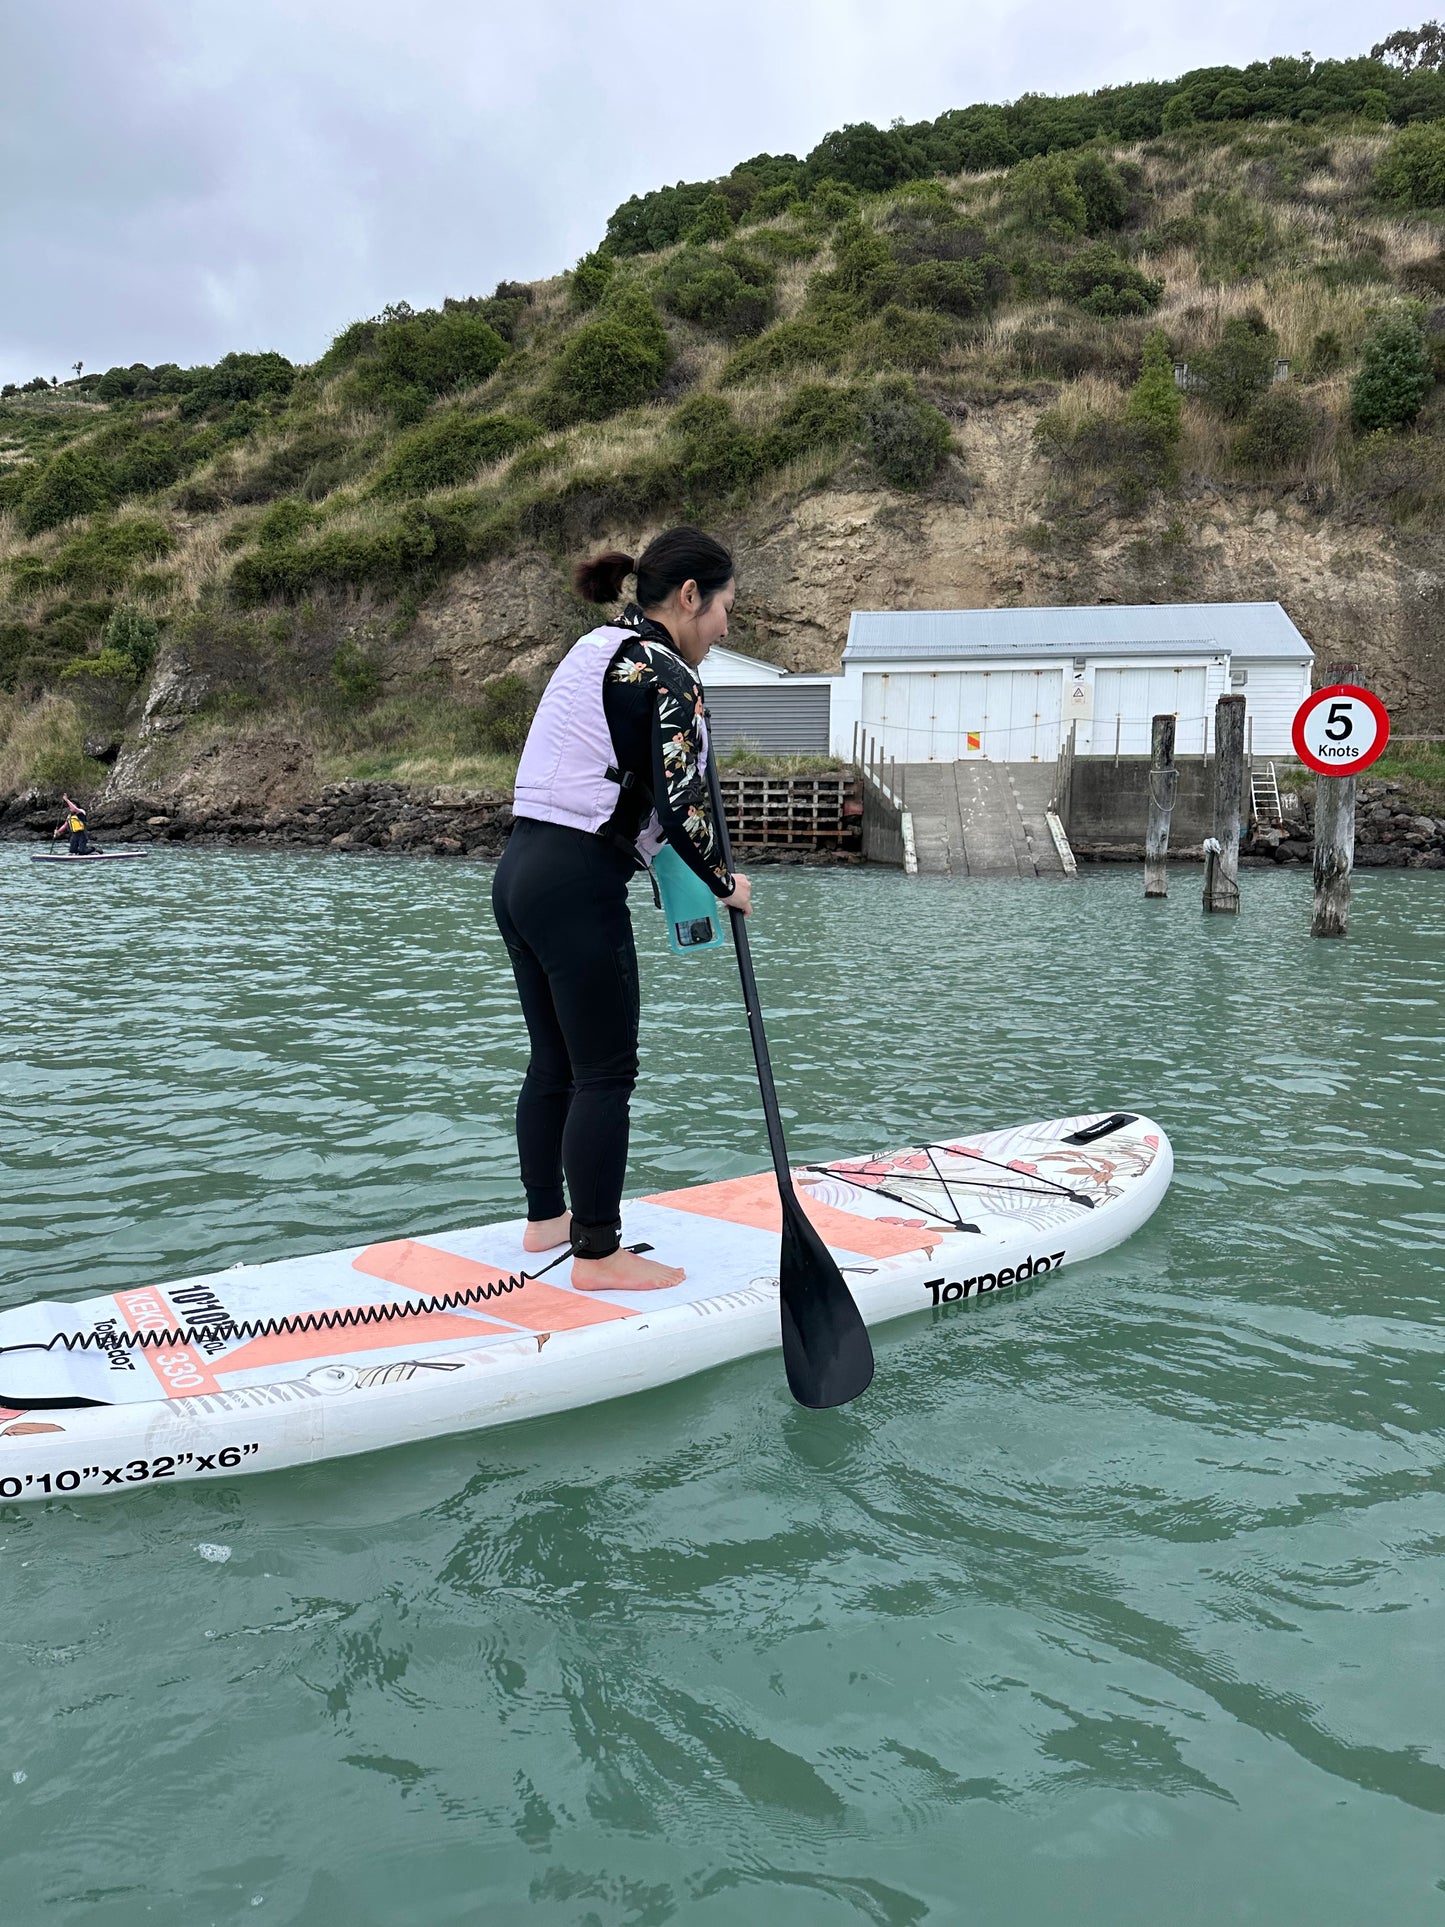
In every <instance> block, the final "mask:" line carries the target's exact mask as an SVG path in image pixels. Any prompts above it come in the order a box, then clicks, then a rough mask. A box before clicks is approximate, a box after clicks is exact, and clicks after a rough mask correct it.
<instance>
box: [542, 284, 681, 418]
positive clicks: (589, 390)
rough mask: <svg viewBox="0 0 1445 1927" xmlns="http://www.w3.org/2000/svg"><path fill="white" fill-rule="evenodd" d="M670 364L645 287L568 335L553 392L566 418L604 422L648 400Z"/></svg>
mask: <svg viewBox="0 0 1445 1927" xmlns="http://www.w3.org/2000/svg"><path fill="white" fill-rule="evenodd" d="M671 360H672V347H671V344H670V343H669V341H668V339H667V330H666V329H665V328H664V327H663V325H662V322H661V320H660V318H659V316H658V313H657V310H656V308H654V307H653V305H652V302H651V301H650V300H649V299H648V297H647V295H646V294H645V293H644V292H643V291H642V290H641V289H640V288H628V289H626V290H625V291H624V292H623V293H622V294H621V295H619V296H616V297H614V298H613V300H612V301H611V302H609V304H608V306H607V308H606V309H605V310H604V311H603V313H602V314H601V315H600V316H599V317H598V319H597V320H596V321H589V322H585V323H584V324H583V325H582V327H580V328H578V329H577V330H576V332H575V333H574V334H572V335H571V336H569V338H568V340H567V341H566V342H565V344H564V345H563V348H562V352H561V353H560V354H559V355H558V357H557V365H556V372H555V388H554V391H553V392H554V395H555V396H556V397H557V399H558V400H559V401H560V402H561V403H562V410H561V411H560V412H561V413H562V414H563V418H564V419H565V418H566V416H567V415H568V414H570V416H571V418H572V419H573V420H576V419H577V418H579V417H580V418H581V419H582V420H584V421H602V420H603V419H605V417H607V416H608V415H615V414H617V413H618V411H619V410H620V409H623V408H632V407H634V406H635V405H636V404H637V403H638V402H641V401H646V399H647V397H648V396H649V395H650V394H651V393H652V392H653V390H654V389H655V388H656V387H657V384H658V383H659V382H660V381H661V380H662V377H663V376H664V375H665V374H666V373H667V369H668V365H669V363H670V362H671Z"/></svg>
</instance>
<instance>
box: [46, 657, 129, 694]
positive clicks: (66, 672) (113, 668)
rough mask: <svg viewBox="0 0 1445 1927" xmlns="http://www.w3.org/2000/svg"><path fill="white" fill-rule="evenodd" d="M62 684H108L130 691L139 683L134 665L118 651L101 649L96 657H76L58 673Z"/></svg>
mask: <svg viewBox="0 0 1445 1927" xmlns="http://www.w3.org/2000/svg"><path fill="white" fill-rule="evenodd" d="M60 680H61V681H62V682H79V683H90V684H106V683H108V684H110V685H112V686H113V687H119V688H120V689H123V690H124V689H132V688H134V687H135V685H136V683H138V682H139V681H140V677H139V676H138V675H137V674H136V668H135V664H134V663H133V662H132V661H131V659H130V657H129V656H127V655H124V654H123V653H122V652H121V651H120V650H119V649H102V650H101V652H100V654H99V655H98V656H78V657H77V658H76V660H75V661H74V662H68V663H67V664H66V665H65V667H64V669H62V670H61V672H60Z"/></svg>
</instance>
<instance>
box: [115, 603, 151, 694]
mask: <svg viewBox="0 0 1445 1927" xmlns="http://www.w3.org/2000/svg"><path fill="white" fill-rule="evenodd" d="M159 648H160V630H159V628H158V627H157V625H156V623H155V621H154V620H153V618H152V617H150V616H148V615H145V614H143V613H142V612H141V611H140V610H139V609H132V608H128V607H127V606H126V605H125V604H124V603H122V604H121V606H120V607H119V608H118V609H116V610H115V611H114V612H113V613H112V615H111V618H110V620H109V621H108V622H107V623H106V625H105V632H104V636H103V639H102V654H104V653H106V652H111V653H113V654H115V655H117V656H121V657H123V658H124V659H125V660H126V661H127V662H128V663H129V664H130V666H131V670H132V673H133V676H134V680H135V681H136V682H140V681H142V680H143V679H144V678H145V677H146V676H148V675H149V674H150V672H151V667H152V665H153V664H154V662H155V659H156V652H157V651H158V650H159Z"/></svg>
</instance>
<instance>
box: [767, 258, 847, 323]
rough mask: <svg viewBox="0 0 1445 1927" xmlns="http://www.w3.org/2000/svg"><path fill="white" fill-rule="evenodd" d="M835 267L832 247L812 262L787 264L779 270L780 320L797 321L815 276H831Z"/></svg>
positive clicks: (778, 316) (778, 296) (789, 262)
mask: <svg viewBox="0 0 1445 1927" xmlns="http://www.w3.org/2000/svg"><path fill="white" fill-rule="evenodd" d="M833 266H834V261H833V250H832V248H831V247H825V248H824V249H823V250H822V252H821V253H820V254H815V255H814V256H813V258H812V260H811V261H787V262H785V263H784V264H783V266H782V267H781V268H780V269H779V270H778V282H777V298H778V315H777V318H778V320H779V321H792V320H795V319H796V317H797V316H798V315H799V314H800V313H801V311H802V307H803V303H804V301H805V300H806V299H807V294H808V283H809V281H810V280H811V279H812V278H813V276H814V275H815V274H830V273H831V272H832V270H833Z"/></svg>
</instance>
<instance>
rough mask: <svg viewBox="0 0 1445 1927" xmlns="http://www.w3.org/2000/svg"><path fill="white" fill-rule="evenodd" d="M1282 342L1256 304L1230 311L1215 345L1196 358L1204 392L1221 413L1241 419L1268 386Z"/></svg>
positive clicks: (1196, 368)
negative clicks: (1248, 307)
mask: <svg viewBox="0 0 1445 1927" xmlns="http://www.w3.org/2000/svg"><path fill="white" fill-rule="evenodd" d="M1278 352H1279V343H1278V341H1277V340H1276V339H1275V334H1274V330H1273V329H1272V328H1271V327H1269V326H1268V324H1267V323H1266V321H1265V319H1264V316H1263V315H1262V314H1261V313H1260V312H1259V310H1258V309H1257V308H1251V309H1250V310H1249V311H1248V312H1247V313H1246V314H1237V315H1231V316H1230V318H1229V320H1228V321H1226V322H1225V324H1224V328H1223V330H1222V332H1221V334H1220V337H1219V343H1218V345H1217V346H1216V347H1214V348H1210V349H1207V350H1206V351H1205V353H1204V354H1202V355H1197V356H1196V357H1195V360H1194V372H1195V373H1196V374H1197V375H1200V376H1202V377H1203V381H1204V392H1205V395H1206V396H1207V397H1208V399H1209V401H1210V402H1211V403H1212V404H1213V406H1214V407H1215V408H1217V409H1218V410H1219V412H1220V414H1221V415H1224V416H1227V417H1228V418H1229V419H1230V420H1231V421H1241V420H1242V419H1243V418H1244V417H1245V416H1246V415H1247V414H1248V413H1249V411H1250V409H1251V408H1253V406H1254V404H1255V402H1256V401H1257V400H1258V399H1259V397H1260V396H1261V395H1262V394H1263V393H1264V391H1265V390H1266V389H1267V388H1268V387H1269V384H1270V382H1271V380H1272V379H1273V376H1274V363H1275V356H1276V355H1277V354H1278Z"/></svg>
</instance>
